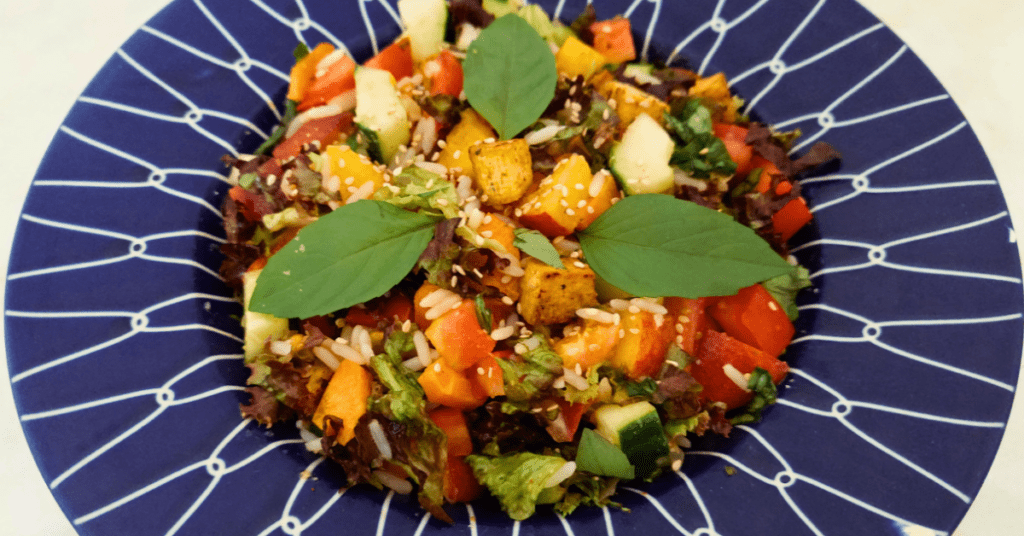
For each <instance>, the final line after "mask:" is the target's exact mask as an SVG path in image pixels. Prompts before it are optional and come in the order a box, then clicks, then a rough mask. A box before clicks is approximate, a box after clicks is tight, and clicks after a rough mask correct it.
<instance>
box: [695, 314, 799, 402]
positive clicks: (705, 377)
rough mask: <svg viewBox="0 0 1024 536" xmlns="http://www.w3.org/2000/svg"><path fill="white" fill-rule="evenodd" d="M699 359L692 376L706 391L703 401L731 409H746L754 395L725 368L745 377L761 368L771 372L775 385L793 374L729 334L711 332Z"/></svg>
mask: <svg viewBox="0 0 1024 536" xmlns="http://www.w3.org/2000/svg"><path fill="white" fill-rule="evenodd" d="M703 339H704V342H703V344H702V345H701V348H700V352H698V353H697V356H696V357H697V359H695V360H694V361H693V363H691V364H690V367H689V372H690V374H691V375H692V376H693V378H694V379H695V380H697V382H698V383H700V384H701V385H702V386H703V387H704V390H703V391H701V397H702V398H704V399H705V400H710V401H714V402H724V403H725V405H726V406H727V407H728V409H735V408H738V407H741V406H743V405H745V404H746V403H747V402H749V401H750V399H751V398H752V397H753V393H751V392H750V391H747V390H744V389H743V388H741V387H740V386H739V385H737V384H736V382H734V381H733V380H732V379H731V378H730V377H729V376H728V375H727V374H726V373H725V369H724V367H725V366H726V365H731V366H732V367H734V368H735V369H736V370H737V371H739V372H740V373H743V374H749V373H751V372H753V371H754V369H755V368H757V367H760V368H763V369H765V370H766V371H768V373H769V374H770V375H771V377H772V381H773V382H774V383H776V384H778V383H779V382H781V381H782V380H783V379H784V378H785V377H786V374H787V373H788V372H789V365H787V364H786V363H785V362H783V361H779V360H778V359H776V358H774V357H772V356H770V355H768V354H766V353H765V352H762V351H761V350H758V349H757V348H754V347H753V346H750V345H748V344H744V343H742V342H740V341H738V340H736V339H734V338H732V337H730V336H728V335H726V334H725V333H720V332H718V331H714V330H708V331H706V332H705V334H704V337H703Z"/></svg>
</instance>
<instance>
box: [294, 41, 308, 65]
mask: <svg viewBox="0 0 1024 536" xmlns="http://www.w3.org/2000/svg"><path fill="white" fill-rule="evenodd" d="M308 55H309V47H308V46H306V43H299V44H297V45H295V50H292V56H295V61H299V60H301V59H302V58H305V57H306V56H308Z"/></svg>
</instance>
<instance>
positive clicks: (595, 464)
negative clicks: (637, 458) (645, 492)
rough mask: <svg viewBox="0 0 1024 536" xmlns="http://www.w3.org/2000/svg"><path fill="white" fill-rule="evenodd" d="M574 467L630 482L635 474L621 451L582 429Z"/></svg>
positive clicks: (591, 431) (596, 434)
mask: <svg viewBox="0 0 1024 536" xmlns="http://www.w3.org/2000/svg"><path fill="white" fill-rule="evenodd" d="M576 467H577V468H578V469H579V470H581V471H587V472H588V473H594V474H595V475H602V476H614V477H618V478H624V479H626V480H632V479H633V477H634V476H635V473H636V469H634V468H633V466H632V465H631V464H630V463H629V459H628V458H626V454H625V453H624V452H622V449H620V448H619V447H616V446H615V445H613V444H612V442H611V441H608V440H607V439H605V438H603V437H601V436H600V434H598V433H597V432H595V431H593V430H591V429H590V428H584V429H583V437H582V438H581V439H580V446H579V450H577V451H576Z"/></svg>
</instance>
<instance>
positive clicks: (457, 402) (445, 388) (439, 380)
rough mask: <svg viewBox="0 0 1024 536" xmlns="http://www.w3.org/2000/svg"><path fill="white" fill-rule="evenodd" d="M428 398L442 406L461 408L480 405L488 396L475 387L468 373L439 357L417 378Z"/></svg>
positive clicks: (471, 407)
mask: <svg viewBox="0 0 1024 536" xmlns="http://www.w3.org/2000/svg"><path fill="white" fill-rule="evenodd" d="M417 381H418V382H419V384H420V386H421V387H423V392H424V394H425V395H426V396H427V400H428V401H430V402H433V403H435V404H440V405H442V406H448V407H450V408H459V409H473V408H476V407H480V406H481V405H483V403H484V402H485V401H486V400H487V397H486V396H481V395H480V393H479V392H478V391H477V390H476V389H473V382H471V381H469V378H467V377H466V375H465V374H464V373H463V372H461V371H458V370H455V369H453V368H452V367H450V366H449V365H448V364H447V363H445V362H444V360H443V359H438V360H437V361H434V362H433V363H431V365H430V366H429V367H427V368H425V369H424V370H423V373H422V374H420V377H419V378H418V379H417Z"/></svg>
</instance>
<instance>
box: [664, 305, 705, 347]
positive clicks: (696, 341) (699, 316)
mask: <svg viewBox="0 0 1024 536" xmlns="http://www.w3.org/2000/svg"><path fill="white" fill-rule="evenodd" d="M664 306H665V308H666V309H668V312H669V315H670V318H669V319H668V320H666V322H669V321H671V323H672V333H673V334H674V336H675V342H676V345H677V346H679V347H680V348H682V349H683V351H684V352H686V353H687V354H688V355H690V356H695V355H697V352H699V351H700V342H701V338H702V337H703V336H704V331H705V330H707V329H709V328H711V326H710V324H709V319H708V315H707V311H706V309H707V306H708V298H696V299H691V298H665V302H664ZM680 326H681V327H682V329H680Z"/></svg>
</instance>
